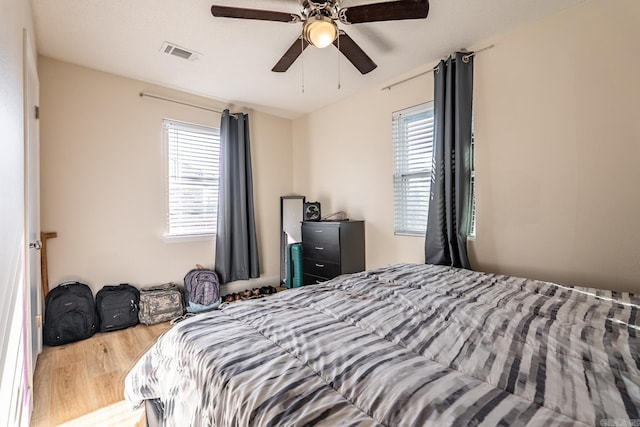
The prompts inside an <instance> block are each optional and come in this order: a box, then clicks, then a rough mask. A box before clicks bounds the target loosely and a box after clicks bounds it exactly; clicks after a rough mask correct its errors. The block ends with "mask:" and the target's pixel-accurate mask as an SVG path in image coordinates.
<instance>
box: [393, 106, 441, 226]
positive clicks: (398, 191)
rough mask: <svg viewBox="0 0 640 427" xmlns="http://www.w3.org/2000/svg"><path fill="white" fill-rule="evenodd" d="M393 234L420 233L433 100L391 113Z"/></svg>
mask: <svg viewBox="0 0 640 427" xmlns="http://www.w3.org/2000/svg"><path fill="white" fill-rule="evenodd" d="M392 142H393V153H394V159H395V168H394V174H393V193H394V231H395V234H409V235H420V236H424V235H425V232H426V230H427V214H428V211H429V192H430V189H431V170H432V161H433V102H429V103H426V104H421V105H418V106H416V107H412V108H407V109H405V110H402V111H397V112H395V113H393V122H392Z"/></svg>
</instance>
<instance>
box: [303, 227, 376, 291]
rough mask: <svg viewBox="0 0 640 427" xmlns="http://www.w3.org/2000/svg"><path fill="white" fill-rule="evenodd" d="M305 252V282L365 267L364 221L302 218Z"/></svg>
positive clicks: (316, 281)
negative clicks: (318, 220) (310, 219)
mask: <svg viewBox="0 0 640 427" xmlns="http://www.w3.org/2000/svg"><path fill="white" fill-rule="evenodd" d="M302 256H303V261H302V265H303V272H304V274H303V282H304V284H305V285H310V284H315V283H320V282H324V281H326V280H329V279H333V278H334V277H336V276H339V275H341V274H346V273H356V272H358V271H362V270H364V269H365V250H364V221H320V222H316V221H313V222H311V221H303V222H302Z"/></svg>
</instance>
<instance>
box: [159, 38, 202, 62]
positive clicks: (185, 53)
mask: <svg viewBox="0 0 640 427" xmlns="http://www.w3.org/2000/svg"><path fill="white" fill-rule="evenodd" d="M160 51H161V52H164V53H166V54H169V55H173V56H177V57H178V58H182V59H188V60H189V61H195V60H196V59H198V57H199V56H200V54H199V53H197V52H194V51H192V50H188V49H185V48H184V47H180V46H178V45H176V44H173V43H169V42H164V43H162V47H161V48H160Z"/></svg>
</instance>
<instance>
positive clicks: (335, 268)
mask: <svg viewBox="0 0 640 427" xmlns="http://www.w3.org/2000/svg"><path fill="white" fill-rule="evenodd" d="M302 266H303V271H304V272H305V274H311V275H313V276H318V277H326V278H327V279H332V278H334V277H336V276H338V275H339V274H340V265H339V264H336V263H333V262H326V261H319V260H316V259H309V258H304V260H303V261H302Z"/></svg>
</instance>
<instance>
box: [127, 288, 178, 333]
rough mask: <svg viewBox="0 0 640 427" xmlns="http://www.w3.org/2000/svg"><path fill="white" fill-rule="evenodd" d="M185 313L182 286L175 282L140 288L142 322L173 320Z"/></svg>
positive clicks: (147, 323)
mask: <svg viewBox="0 0 640 427" xmlns="http://www.w3.org/2000/svg"><path fill="white" fill-rule="evenodd" d="M183 314H184V296H183V293H182V291H181V290H180V287H179V286H178V285H176V284H173V283H167V284H164V285H159V286H152V287H149V288H142V289H140V311H139V312H138V318H139V319H140V323H144V324H145V325H153V324H154V323H160V322H166V321H168V320H173V319H175V318H177V317H180V316H182V315H183Z"/></svg>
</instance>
